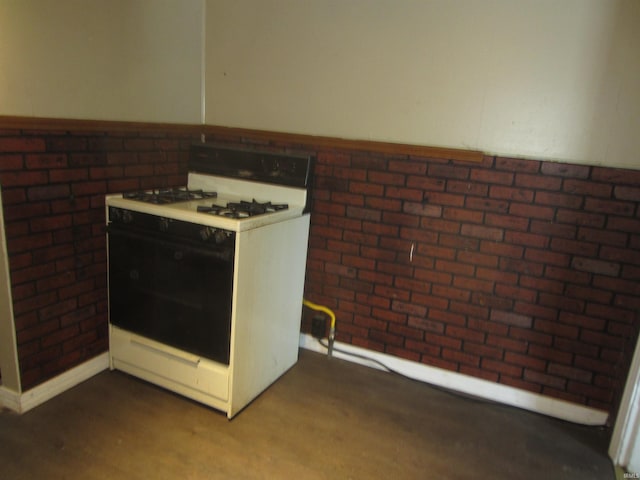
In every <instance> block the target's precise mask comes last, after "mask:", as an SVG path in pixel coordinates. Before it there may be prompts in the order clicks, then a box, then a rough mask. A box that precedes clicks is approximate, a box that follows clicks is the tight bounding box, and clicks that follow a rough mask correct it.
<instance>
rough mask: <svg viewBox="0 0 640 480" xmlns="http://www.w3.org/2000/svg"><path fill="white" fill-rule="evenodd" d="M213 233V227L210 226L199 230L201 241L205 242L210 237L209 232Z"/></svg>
mask: <svg viewBox="0 0 640 480" xmlns="http://www.w3.org/2000/svg"><path fill="white" fill-rule="evenodd" d="M212 233H213V229H212V228H211V227H204V228H202V229H201V230H200V238H201V239H202V241H203V242H206V241H207V240H209V238H211V234H212Z"/></svg>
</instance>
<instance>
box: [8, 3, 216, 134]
mask: <svg viewBox="0 0 640 480" xmlns="http://www.w3.org/2000/svg"><path fill="white" fill-rule="evenodd" d="M203 5H204V4H203V1H202V0H0V115H20V116H36V117H57V118H78V119H94V120H123V121H150V122H175V123H200V121H201V118H200V112H201V98H200V90H201V75H200V72H201V70H202V68H201V45H202V16H203V9H204V6H203Z"/></svg>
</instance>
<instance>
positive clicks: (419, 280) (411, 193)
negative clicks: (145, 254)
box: [0, 130, 640, 410]
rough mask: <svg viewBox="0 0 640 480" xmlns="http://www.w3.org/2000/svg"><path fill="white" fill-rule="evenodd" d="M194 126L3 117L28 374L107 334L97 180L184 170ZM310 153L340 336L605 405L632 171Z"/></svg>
mask: <svg viewBox="0 0 640 480" xmlns="http://www.w3.org/2000/svg"><path fill="white" fill-rule="evenodd" d="M207 138H208V140H210V141H211V140H215V139H216V138H217V140H219V141H225V142H231V143H234V142H243V143H250V142H249V141H248V140H247V139H246V138H245V139H242V138H240V137H237V136H234V135H233V134H231V133H230V134H221V135H219V136H217V137H216V135H209V136H208V137H207ZM192 140H196V138H195V137H193V136H192V135H188V134H184V133H183V134H180V133H170V132H162V133H145V132H128V133H118V132H109V131H105V132H98V133H94V134H87V133H82V132H76V133H68V132H65V131H60V132H55V133H51V132H48V133H47V132H38V131H20V130H5V131H0V183H1V184H2V187H3V202H4V208H5V218H6V222H7V225H6V229H7V237H8V238H7V242H8V247H9V251H10V269H11V276H12V287H13V294H14V308H15V313H16V323H17V334H18V343H19V345H18V350H19V357H20V369H21V375H22V382H23V387H24V388H25V389H26V388H30V387H31V386H34V385H37V384H38V383H40V382H42V381H44V380H46V379H47V378H50V377H51V376H53V375H55V374H57V373H59V372H61V371H64V370H67V369H68V368H70V367H72V366H74V365H76V364H79V363H81V362H83V361H85V360H86V359H89V358H91V357H93V356H95V355H96V354H97V353H100V352H103V351H105V350H106V349H107V343H106V327H107V321H106V287H105V281H106V267H105V248H104V247H105V243H104V241H105V237H104V194H105V193H107V192H120V191H123V190H129V189H135V188H139V187H157V186H165V185H166V186H168V185H179V184H183V183H184V182H185V165H186V163H185V162H186V148H187V146H188V144H189V143H191V141H192ZM259 143H260V146H261V147H267V146H268V147H270V148H273V149H276V150H277V149H284V148H290V149H294V150H295V149H304V150H306V151H310V150H311V151H313V150H314V148H312V147H309V146H308V145H298V144H296V143H295V142H290V143H288V142H286V141H283V140H282V136H279V137H278V139H276V140H274V141H269V139H265V138H264V136H262V137H261V139H260V142H259ZM315 153H316V154H317V158H318V163H317V167H316V172H315V173H316V180H315V190H314V195H313V197H314V204H313V211H312V227H311V239H310V250H309V258H308V270H307V280H306V285H305V287H306V295H307V296H308V298H309V299H310V300H313V301H316V302H318V303H322V304H326V305H328V306H329V307H331V308H333V309H334V310H335V311H336V314H337V318H338V333H337V339H338V340H339V341H342V342H347V343H351V344H353V345H358V346H362V347H365V348H369V349H373V350H377V351H383V352H387V353H389V354H392V355H396V356H399V357H402V358H408V359H411V360H414V361H417V362H422V363H425V364H428V365H434V366H437V367H441V368H445V369H448V370H452V371H458V372H461V373H464V374H468V375H472V376H476V377H480V378H484V379H488V380H490V381H495V382H499V383H503V384H506V385H511V386H514V387H517V388H522V389H525V390H529V391H533V392H537V393H542V394H545V395H549V396H552V397H556V398H563V399H567V400H570V401H573V402H577V403H581V404H585V405H590V406H594V407H597V408H603V409H607V410H614V409H615V406H616V402H617V400H618V397H619V395H620V392H621V388H622V385H623V382H624V378H625V376H626V371H627V368H628V364H629V360H630V355H631V353H632V349H633V346H634V344H635V338H636V336H637V333H638V329H639V327H640V319H639V318H638V315H637V311H638V308H639V307H640V284H639V283H638V280H639V279H640V253H639V247H640V208H639V203H640V171H626V170H618V169H611V168H601V167H588V166H581V165H567V164H560V163H551V162H539V161H528V160H516V159H509V158H500V157H498V158H494V157H485V159H484V162H483V163H481V164H473V163H463V162H449V161H446V160H440V159H432V158H418V157H409V156H406V155H389V154H379V153H378V154H376V153H366V152H355V151H352V150H349V149H346V148H345V149H340V148H338V147H335V148H331V147H327V146H326V142H325V144H324V145H323V146H322V147H319V148H317V149H315ZM412 247H413V258H412V259H411V258H410V257H411V255H410V252H411V250H412ZM308 320H309V319H308V318H305V322H304V324H303V329H304V330H305V331H309V322H308Z"/></svg>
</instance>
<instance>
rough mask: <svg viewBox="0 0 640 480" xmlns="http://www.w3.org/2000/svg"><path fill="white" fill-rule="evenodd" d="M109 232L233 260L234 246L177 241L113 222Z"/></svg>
mask: <svg viewBox="0 0 640 480" xmlns="http://www.w3.org/2000/svg"><path fill="white" fill-rule="evenodd" d="M107 233H108V234H109V235H115V236H120V237H124V238H131V239H135V240H142V241H144V242H148V243H150V244H153V245H158V246H161V247H165V248H170V249H175V250H176V251H184V252H190V253H194V254H197V255H201V256H204V257H207V258H212V259H215V260H218V261H222V262H230V261H233V256H234V250H233V247H230V246H226V247H218V248H215V246H211V248H206V247H205V246H199V245H195V244H193V243H191V242H188V241H186V240H185V241H183V242H176V241H173V240H167V239H165V238H157V237H153V236H151V235H149V234H146V233H142V232H137V231H131V230H129V229H126V228H121V227H119V226H117V225H113V224H110V225H108V226H107ZM176 259H177V257H176Z"/></svg>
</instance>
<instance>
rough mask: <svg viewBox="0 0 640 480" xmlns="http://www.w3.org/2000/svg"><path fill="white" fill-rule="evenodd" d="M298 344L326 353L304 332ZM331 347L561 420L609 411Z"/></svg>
mask: <svg viewBox="0 0 640 480" xmlns="http://www.w3.org/2000/svg"><path fill="white" fill-rule="evenodd" d="M300 347H302V348H304V349H307V350H313V351H315V352H320V353H327V350H326V349H325V348H324V347H323V346H322V345H320V344H319V343H318V341H317V340H316V339H315V338H313V337H312V336H311V335H309V334H306V333H301V334H300ZM334 348H336V349H339V350H343V351H345V352H349V353H354V354H356V355H363V356H365V357H368V358H371V359H373V360H377V361H379V362H381V363H383V364H384V365H386V366H388V367H389V368H391V369H393V370H395V371H397V372H399V373H402V374H403V375H406V376H407V377H410V378H413V379H414V380H419V381H422V382H425V383H429V384H432V385H435V386H439V387H443V388H446V389H448V390H452V391H456V392H460V393H464V394H466V395H472V396H474V397H478V398H482V399H486V400H490V401H493V402H496V403H502V404H505V405H510V406H513V407H518V408H522V409H525V410H529V411H532V412H536V413H541V414H544V415H548V416H550V417H554V418H559V419H561V420H567V421H569V422H574V423H579V424H582V425H592V426H596V425H598V426H600V425H605V424H606V422H607V418H608V416H609V414H608V413H607V412H605V411H603V410H598V409H595V408H591V407H586V406H584V405H579V404H575V403H571V402H567V401H565V400H560V399H556V398H551V397H547V396H545V395H540V394H537V393H532V392H528V391H526V390H521V389H518V388H514V387H510V386H508V385H502V384H499V383H495V382H490V381H488V380H483V379H480V378H475V377H472V376H469V375H464V374H462V373H457V372H451V371H449V370H444V369H442V368H437V367H431V366H429V365H424V364H422V363H417V362H412V361H410V360H405V359H403V358H399V357H394V356H392V355H388V354H385V353H380V352H375V351H372V350H366V349H364V348H360V347H354V346H353V345H349V344H346V343H340V342H335V344H334ZM333 356H334V357H336V358H341V359H343V360H348V361H350V362H354V363H359V364H361V365H365V366H368V367H372V368H376V369H379V370H383V368H382V367H381V366H380V365H378V364H376V363H375V362H371V361H367V360H364V359H361V358H357V357H353V356H351V355H346V354H343V353H340V352H337V351H335V350H334V352H333Z"/></svg>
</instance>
